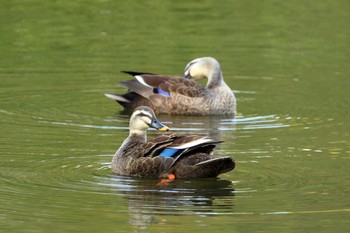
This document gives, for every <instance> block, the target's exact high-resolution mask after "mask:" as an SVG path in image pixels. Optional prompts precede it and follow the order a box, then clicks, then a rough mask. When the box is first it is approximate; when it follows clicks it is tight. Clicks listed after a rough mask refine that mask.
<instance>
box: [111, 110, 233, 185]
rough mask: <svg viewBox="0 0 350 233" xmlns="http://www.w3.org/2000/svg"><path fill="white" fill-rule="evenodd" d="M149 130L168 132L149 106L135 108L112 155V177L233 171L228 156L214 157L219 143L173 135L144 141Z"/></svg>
mask: <svg viewBox="0 0 350 233" xmlns="http://www.w3.org/2000/svg"><path fill="white" fill-rule="evenodd" d="M149 128H154V129H157V130H159V131H168V130H169V127H167V126H166V125H164V124H163V123H161V122H160V121H159V120H158V119H157V117H156V115H155V113H154V111H153V110H152V109H151V108H150V107H148V106H140V107H137V108H136V109H135V110H134V112H133V113H132V115H131V117H130V122H129V136H128V137H127V138H126V139H125V140H124V141H123V143H122V144H121V146H120V147H119V149H118V150H117V151H116V153H115V154H114V156H113V159H112V166H111V167H112V173H113V174H115V175H120V176H135V177H146V178H169V179H175V178H215V177H217V176H218V175H220V174H223V173H226V172H229V171H231V170H233V169H234V168H235V161H234V160H233V159H232V158H231V156H225V157H213V150H214V148H215V146H216V145H217V144H219V143H221V142H222V141H217V140H213V139H211V138H209V137H207V136H198V135H186V134H176V133H172V134H163V135H159V136H157V137H154V138H152V139H150V140H147V135H146V134H147V130H148V129H149ZM170 177H171V178H170Z"/></svg>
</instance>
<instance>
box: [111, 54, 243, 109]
mask: <svg viewBox="0 0 350 233" xmlns="http://www.w3.org/2000/svg"><path fill="white" fill-rule="evenodd" d="M121 72H122V73H126V74H129V75H131V76H133V77H134V79H132V80H125V81H121V82H119V84H120V85H121V86H123V87H125V88H127V89H128V92H127V93H125V94H105V96H106V97H108V98H110V99H113V100H115V101H117V102H118V103H119V104H120V105H122V106H123V107H124V110H126V112H129V113H132V112H133V110H134V109H135V108H137V107H138V106H149V107H151V108H152V109H154V111H155V112H156V113H157V114H159V113H164V114H169V115H200V116H206V115H233V116H235V115H236V98H235V95H234V93H233V92H232V90H231V88H230V87H229V86H228V85H227V84H226V82H225V81H224V78H223V74H222V71H221V68H220V63H219V62H218V61H217V60H216V59H215V58H212V57H201V58H196V59H194V60H192V61H190V62H189V63H188V64H187V65H186V67H185V70H184V75H183V77H180V76H166V75H157V74H153V73H142V72H134V71H121ZM200 79H207V80H208V81H207V84H206V85H205V86H202V85H201V84H199V83H198V82H197V81H198V80H200Z"/></svg>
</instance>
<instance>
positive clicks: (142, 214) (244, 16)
mask: <svg viewBox="0 0 350 233" xmlns="http://www.w3.org/2000/svg"><path fill="white" fill-rule="evenodd" d="M349 12H350V3H349V1H346V0H344V1H337V0H326V1H272V0H271V1H243V0H236V1H200V2H199V1H108V0H101V1H67V0H63V1H39V0H38V1H33V0H31V1H29V0H28V1H26V0H14V1H1V3H0V55H1V58H0V131H1V136H0V154H1V161H0V231H1V232H348V231H349V230H350V220H349V219H350V173H349V166H350V124H349V119H350V113H349V110H350V99H349V91H350V81H349V80H350V79H349V76H350V66H349V61H350V49H349V41H350V27H349V26H348V24H349V22H350V14H349ZM202 56H212V57H215V58H217V59H218V60H219V61H220V63H221V66H222V70H223V73H224V77H225V80H226V81H227V83H228V84H229V85H230V86H231V87H232V89H233V90H234V92H235V93H236V96H237V100H238V116H237V117H236V119H228V118H225V117H216V118H212V117H181V116H167V115H160V116H159V117H158V118H159V119H160V120H162V121H164V122H165V123H167V124H168V125H169V126H170V127H171V128H172V129H173V130H174V131H175V132H187V133H191V134H207V135H210V136H211V137H214V138H216V139H222V140H224V141H225V142H224V143H223V144H222V145H221V146H220V147H219V148H217V150H216V154H217V155H231V156H233V157H234V159H235V160H236V162H237V167H236V169H235V170H234V171H233V172H231V173H228V174H224V175H222V176H221V177H220V179H218V180H175V181H174V182H172V183H170V185H169V186H167V187H161V188H160V187H157V186H156V185H155V184H156V182H157V181H156V180H140V179H133V178H130V177H116V176H113V175H112V174H111V171H110V166H111V158H112V155H113V154H114V152H115V150H116V149H117V148H118V147H119V145H120V144H121V142H122V141H123V139H124V138H125V137H126V136H127V134H128V131H127V126H128V116H127V115H123V114H122V113H121V110H122V109H121V107H120V106H118V105H117V104H116V103H114V102H113V101H111V100H109V99H107V98H105V97H104V96H103V94H104V93H113V92H119V93H121V92H123V91H124V90H123V88H122V87H119V86H117V85H116V82H117V81H120V80H123V79H127V78H129V77H128V76H126V75H123V74H120V73H119V71H120V70H136V71H148V72H154V73H161V74H176V75H181V74H182V72H183V69H184V67H185V65H186V64H187V62H189V61H190V60H192V59H193V58H197V57H202ZM149 134H150V137H151V136H152V135H157V134H158V133H157V132H155V131H150V132H149Z"/></svg>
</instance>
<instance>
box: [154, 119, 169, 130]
mask: <svg viewBox="0 0 350 233" xmlns="http://www.w3.org/2000/svg"><path fill="white" fill-rule="evenodd" d="M151 127H153V128H155V129H157V130H159V131H168V130H169V127H168V126H166V125H163V124H162V123H160V121H158V120H157V119H153V121H152V123H151Z"/></svg>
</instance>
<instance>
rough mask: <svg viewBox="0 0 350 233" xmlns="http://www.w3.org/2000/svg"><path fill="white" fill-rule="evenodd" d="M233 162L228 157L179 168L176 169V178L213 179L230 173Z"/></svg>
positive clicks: (233, 165) (233, 166)
mask: <svg viewBox="0 0 350 233" xmlns="http://www.w3.org/2000/svg"><path fill="white" fill-rule="evenodd" d="M235 165H236V163H235V161H234V160H233V159H232V158H231V157H230V156H226V157H220V158H213V159H209V160H206V161H203V162H200V163H197V164H195V165H187V166H179V167H178V168H177V169H176V177H177V178H213V177H217V176H218V175H220V174H222V173H226V172H229V171H232V170H233V169H234V168H235Z"/></svg>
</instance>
